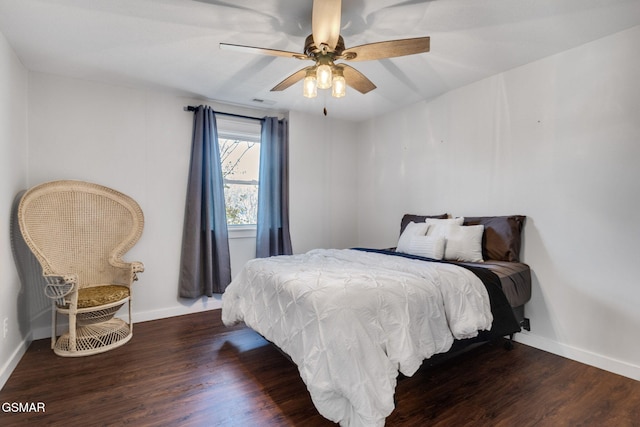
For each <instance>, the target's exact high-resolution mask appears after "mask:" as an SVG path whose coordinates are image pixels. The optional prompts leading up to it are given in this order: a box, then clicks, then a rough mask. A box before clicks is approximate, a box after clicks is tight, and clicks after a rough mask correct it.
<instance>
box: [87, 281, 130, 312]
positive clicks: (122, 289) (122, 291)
mask: <svg viewBox="0 0 640 427" xmlns="http://www.w3.org/2000/svg"><path fill="white" fill-rule="evenodd" d="M128 296H129V288H128V287H127V286H120V285H101V286H92V287H90V288H82V289H80V290H79V291H78V308H88V307H97V306H100V305H104V304H110V303H112V302H116V301H120V300H123V299H125V298H127V297H128Z"/></svg>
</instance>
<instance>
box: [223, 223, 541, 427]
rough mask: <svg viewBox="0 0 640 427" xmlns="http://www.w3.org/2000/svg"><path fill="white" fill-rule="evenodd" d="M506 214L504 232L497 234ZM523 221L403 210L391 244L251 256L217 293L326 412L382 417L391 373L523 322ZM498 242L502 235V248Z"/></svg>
mask: <svg viewBox="0 0 640 427" xmlns="http://www.w3.org/2000/svg"><path fill="white" fill-rule="evenodd" d="M505 222H506V223H508V225H509V227H510V228H509V230H510V233H511V235H510V236H508V237H509V239H510V240H511V241H510V242H505V241H501V242H497V241H494V240H495V238H496V237H497V236H496V233H495V232H496V231H499V232H500V233H498V234H500V236H498V237H500V239H503V238H504V232H505V230H506V229H501V228H500V227H503V226H505ZM523 223H524V217H523V216H511V217H473V218H464V219H463V218H448V216H445V215H438V216H437V217H435V218H434V217H428V216H417V215H405V216H404V217H403V219H402V222H401V232H400V238H399V240H398V245H397V246H396V247H394V248H389V249H370V248H352V249H316V250H312V251H310V252H307V253H305V254H297V255H290V256H278V257H271V258H261V259H254V260H251V261H249V262H248V263H247V264H246V265H245V267H244V268H243V269H242V271H241V272H240V273H239V274H238V275H237V276H236V278H234V280H233V282H232V283H231V284H230V285H229V287H228V288H227V290H226V291H225V293H224V294H223V297H222V320H223V322H224V323H225V324H227V325H232V324H235V323H238V322H244V323H245V324H246V325H247V326H249V327H251V328H252V329H254V330H255V331H257V332H258V333H260V334H261V335H262V336H264V337H265V338H266V339H267V340H269V341H270V342H272V343H273V344H275V345H276V346H277V347H278V348H279V349H280V350H281V351H283V352H284V353H285V354H286V355H288V357H289V358H290V359H291V360H292V361H293V362H294V363H295V364H296V365H297V366H298V370H299V372H300V376H301V377H302V379H303V381H304V382H305V384H306V386H307V389H308V390H309V393H310V395H311V399H312V400H313V403H314V405H315V406H316V408H317V409H318V412H319V413H320V414H321V415H323V416H324V417H325V418H327V419H329V420H332V421H334V422H337V423H339V424H340V425H342V426H352V427H355V426H383V425H384V422H385V418H386V417H387V416H388V415H389V414H390V413H391V412H392V411H393V409H394V391H395V387H396V382H397V378H398V376H399V374H402V375H404V376H411V375H413V374H414V373H415V372H416V371H417V370H418V368H419V367H420V365H421V364H422V363H423V361H424V360H425V359H429V358H431V357H433V356H435V355H440V354H444V353H447V352H451V351H452V349H454V348H460V347H461V346H462V347H463V346H464V345H466V343H475V342H478V341H487V340H491V339H494V338H496V337H504V336H511V335H513V334H514V333H516V332H519V331H520V324H521V322H522V321H523V319H524V311H523V310H524V308H523V307H524V304H525V303H526V301H528V299H529V297H530V292H531V291H530V287H531V279H530V271H529V267H528V266H527V265H526V264H523V263H521V262H520V261H519V251H520V233H521V230H522V226H523ZM461 230H462V231H461ZM480 230H481V232H480ZM460 233H462V235H463V236H462V237H463V238H462V239H460ZM507 234H509V233H507ZM516 235H517V236H516ZM514 239H515V242H514V241H513V240H514ZM443 240H444V246H442V241H443ZM503 240H504V239H503ZM496 243H499V245H505V244H506V246H504V247H500V250H501V251H502V253H501V254H499V256H498V254H496V253H495V249H496V247H497V246H496ZM446 248H449V250H448V251H447V250H446ZM454 249H455V250H457V251H458V253H456V252H455V251H454ZM460 251H461V252H460ZM465 251H467V252H465ZM469 251H471V252H469ZM505 251H506V252H505ZM493 258H499V259H493Z"/></svg>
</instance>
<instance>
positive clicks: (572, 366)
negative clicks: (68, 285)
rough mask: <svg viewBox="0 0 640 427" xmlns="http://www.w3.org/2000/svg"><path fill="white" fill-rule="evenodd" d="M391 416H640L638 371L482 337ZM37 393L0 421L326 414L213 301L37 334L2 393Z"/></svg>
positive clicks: (518, 419) (409, 391) (543, 422)
mask: <svg viewBox="0 0 640 427" xmlns="http://www.w3.org/2000/svg"><path fill="white" fill-rule="evenodd" d="M396 399H397V405H396V409H395V411H394V412H393V413H392V414H391V416H389V417H388V418H387V423H386V425H387V426H554V427H555V426H616V427H619V426H634V425H635V426H638V425H640V382H638V381H634V380H631V379H628V378H625V377H621V376H618V375H614V374H611V373H607V372H604V371H602V370H599V369H596V368H593V367H589V366H586V365H582V364H580V363H577V362H573V361H570V360H567V359H564V358H561V357H558V356H555V355H551V354H549V353H545V352H543V351H540V350H536V349H533V348H531V347H527V346H524V345H521V344H517V343H516V345H515V348H514V349H513V350H512V351H506V350H504V349H503V348H502V346H501V345H500V344H499V343H496V344H489V345H485V346H482V347H479V348H476V349H474V350H471V351H469V352H467V353H466V354H463V355H460V356H458V357H457V358H455V359H453V360H449V361H446V362H442V363H440V364H438V365H436V366H430V365H428V364H424V365H423V367H422V368H421V369H420V370H419V371H418V372H417V373H416V374H415V375H414V376H413V377H411V378H403V379H401V380H400V381H399V383H398V386H397V389H396ZM5 402H33V403H37V402H43V403H44V404H45V411H46V412H44V413H42V412H40V413H10V412H5V411H4V410H3V411H0V425H2V426H13V425H29V426H43V425H64V426H97V425H104V426H115V425H129V426H242V427H245V426H305V427H306V426H331V425H335V424H333V423H331V422H329V421H327V420H325V419H324V418H323V417H321V416H320V415H319V414H318V413H317V411H316V410H315V408H314V406H313V404H312V402H311V399H310V398H309V394H308V392H307V390H306V388H305V386H304V383H303V382H302V380H301V379H300V377H299V375H298V372H297V369H296V367H295V365H293V364H292V363H291V362H289V361H288V360H287V359H286V358H285V357H284V356H283V355H282V354H280V353H279V352H278V351H277V350H276V349H275V348H274V347H273V346H271V345H270V344H268V343H267V342H265V340H264V339H262V338H261V337H260V336H259V335H258V334H256V333H255V332H253V331H252V330H250V329H248V328H246V327H243V326H236V327H234V328H226V327H224V326H223V325H222V324H221V322H220V311H219V310H214V311H209V312H204V313H199V314H192V315H188V316H181V317H174V318H169V319H162V320H157V321H152V322H145V323H140V324H136V325H135V328H134V337H133V339H132V340H131V341H130V342H129V343H128V344H126V345H125V346H123V347H121V348H119V349H116V350H113V351H111V352H108V353H104V354H100V355H95V356H89V357H84V358H77V359H70V358H61V357H58V356H55V355H54V354H53V352H52V351H51V350H50V349H49V341H48V340H39V341H35V342H34V343H32V345H31V346H30V348H29V350H28V351H27V353H26V354H25V356H24V357H23V359H22V360H21V362H20V364H19V365H18V367H17V368H16V370H15V371H14V373H13V374H12V376H11V378H10V379H9V381H8V382H7V383H6V385H5V386H4V388H3V389H2V390H1V391H0V403H3V404H5Z"/></svg>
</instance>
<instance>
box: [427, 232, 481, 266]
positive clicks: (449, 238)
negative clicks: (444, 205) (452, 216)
mask: <svg viewBox="0 0 640 427" xmlns="http://www.w3.org/2000/svg"><path fill="white" fill-rule="evenodd" d="M435 233H436V235H437V236H442V237H444V238H445V239H446V243H445V247H444V259H448V260H453V261H466V262H483V261H484V260H483V259H482V234H483V233H484V225H466V226H462V225H456V224H450V225H448V226H441V227H438V229H437V230H435Z"/></svg>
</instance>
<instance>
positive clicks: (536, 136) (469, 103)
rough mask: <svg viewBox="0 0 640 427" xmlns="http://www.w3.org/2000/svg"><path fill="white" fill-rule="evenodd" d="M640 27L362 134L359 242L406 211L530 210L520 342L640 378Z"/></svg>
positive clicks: (390, 227)
mask: <svg viewBox="0 0 640 427" xmlns="http://www.w3.org/2000/svg"><path fill="white" fill-rule="evenodd" d="M638 40H640V27H634V28H632V29H630V30H627V31H624V32H621V33H618V34H615V35H613V36H610V37H606V38H603V39H600V40H597V41H594V42H592V43H589V44H586V45H583V46H581V47H578V48H575V49H572V50H570V51H567V52H564V53H561V54H559V55H555V56H553V57H550V58H547V59H544V60H541V61H537V62H535V63H532V64H529V65H526V66H523V67H520V68H517V69H514V70H512V71H509V72H506V73H503V74H499V75H496V76H494V77H491V78H488V79H486V80H483V81H480V82H477V83H475V84H472V85H469V86H467V87H464V88H462V89H459V90H456V91H452V92H450V93H447V94H445V95H443V96H441V97H439V98H437V99H435V100H432V101H430V102H423V103H420V104H417V105H415V106H413V107H411V108H407V109H404V110H402V111H398V112H396V113H394V114H392V115H389V116H388V117H381V118H377V119H375V120H370V121H368V122H366V123H364V124H363V126H362V137H361V138H360V151H361V152H363V153H365V156H363V157H362V161H361V162H360V163H359V168H360V173H359V175H358V177H359V183H358V191H359V216H358V220H359V221H358V224H359V238H360V244H362V245H363V246H373V247H385V246H392V245H394V244H395V242H396V240H397V236H398V231H399V222H400V218H401V216H402V214H403V213H407V212H409V213H417V214H420V213H423V214H440V213H442V212H449V213H452V214H454V215H468V216H474V215H507V214H524V215H527V217H528V219H527V222H526V225H525V232H524V252H523V259H524V262H527V263H528V264H530V266H531V268H532V270H533V286H534V287H533V297H532V300H531V302H530V303H529V304H528V305H527V306H526V314H527V317H529V318H530V319H531V324H532V331H531V332H530V333H526V332H525V333H523V334H520V335H519V338H518V339H519V340H520V341H522V342H525V343H528V344H530V345H533V346H536V347H539V348H543V349H545V350H548V351H551V352H554V353H557V354H561V355H565V356H568V357H570V358H573V359H577V360H580V361H583V362H585V363H589V364H593V365H596V366H599V367H601V368H604V369H608V370H611V371H614V372H617V373H620V374H622V375H626V376H629V377H632V378H635V379H640V358H639V355H640V339H638V338H639V335H638V329H639V327H640V310H638V307H640V287H639V286H638V283H639V280H638V276H637V272H636V267H635V264H636V263H637V260H638V259H639V258H640V249H639V248H640V246H639V245H638V241H639V238H640V222H639V221H638V220H637V212H638V211H640V168H639V167H638V160H640V84H639V83H638V76H640V55H638V47H637V41H638Z"/></svg>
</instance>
